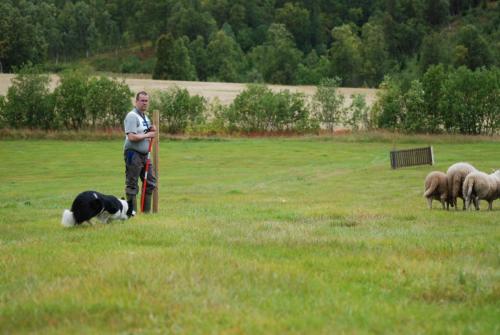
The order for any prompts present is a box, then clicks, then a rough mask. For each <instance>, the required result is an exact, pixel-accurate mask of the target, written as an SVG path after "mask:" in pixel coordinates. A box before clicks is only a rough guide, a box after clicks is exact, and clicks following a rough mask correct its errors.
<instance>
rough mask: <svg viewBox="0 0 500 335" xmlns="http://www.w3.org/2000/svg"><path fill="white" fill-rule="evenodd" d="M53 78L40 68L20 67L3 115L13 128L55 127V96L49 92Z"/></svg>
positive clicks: (8, 124)
mask: <svg viewBox="0 0 500 335" xmlns="http://www.w3.org/2000/svg"><path fill="white" fill-rule="evenodd" d="M49 83H50V78H49V76H48V75H46V74H42V73H41V71H40V68H38V67H34V66H32V65H27V66H24V67H23V68H21V69H20V70H19V71H18V72H17V74H16V77H14V79H12V85H11V86H10V87H9V89H8V91H7V95H6V101H5V102H4V107H3V118H4V120H5V123H6V126H7V127H10V128H41V129H50V128H56V127H57V123H56V121H55V120H54V99H53V96H52V94H50V92H49Z"/></svg>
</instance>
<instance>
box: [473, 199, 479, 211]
mask: <svg viewBox="0 0 500 335" xmlns="http://www.w3.org/2000/svg"><path fill="white" fill-rule="evenodd" d="M474 207H476V211H478V210H479V197H474Z"/></svg>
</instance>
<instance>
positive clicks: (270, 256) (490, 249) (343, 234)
mask: <svg viewBox="0 0 500 335" xmlns="http://www.w3.org/2000/svg"><path fill="white" fill-rule="evenodd" d="M431 141H432V137H429V138H427V139H426V140H425V141H422V142H418V140H417V141H412V143H407V144H404V143H403V144H399V145H398V147H399V148H403V147H412V146H416V145H417V146H418V145H427V144H428V143H429V142H431ZM391 148H392V143H388V142H359V141H358V142H356V141H352V142H350V141H337V140H331V139H326V138H323V139H321V138H319V139H318V138H316V139H315V138H310V139H308V138H302V139H300V138H297V139H280V138H276V139H227V140H220V141H210V140H196V141H195V140H192V141H190V140H183V141H162V142H161V152H160V178H161V179H160V189H159V190H160V191H159V192H160V211H159V213H158V214H155V215H149V216H144V215H140V216H137V217H135V218H133V219H131V220H129V221H126V222H124V223H123V222H113V223H111V224H109V225H102V224H96V225H94V226H88V225H85V226H82V227H76V228H70V229H65V228H63V227H62V226H61V225H60V216H61V213H62V210H63V209H64V208H68V207H69V206H70V205H71V202H72V200H73V198H74V196H75V195H76V194H77V193H79V192H81V191H83V190H86V189H95V190H98V191H101V192H103V193H110V194H115V195H122V194H123V184H124V167H123V157H122V153H121V150H122V142H121V141H119V140H110V141H95V142H76V141H55V140H42V141H40V140H38V141H37V140H28V141H2V142H1V145H0V158H1V161H2V165H0V333H5V334H13V333H37V334H44V333H50V334H53V333H59V334H68V333H75V332H76V333H95V334H103V333H126V334H128V333H134V334H152V333H161V334H166V333H173V334H177V333H180V334H204V333H214V334H219V333H226V334H284V333H290V334H338V333H346V334H373V333H393V334H443V333H451V334H495V333H496V334H498V333H500V319H499V315H500V253H499V245H500V244H499V242H500V229H499V226H500V215H499V213H500V201H498V200H497V201H496V202H495V203H494V205H493V207H494V211H492V212H488V211H485V210H481V211H479V212H475V211H471V212H462V211H457V212H456V211H449V212H447V211H442V210H440V209H434V210H431V211H430V210H428V209H427V208H426V201H425V199H423V198H422V193H423V181H424V178H425V176H426V175H427V173H428V172H430V171H431V170H442V171H443V170H446V168H447V167H448V166H449V165H451V164H452V163H455V162H457V161H468V162H470V163H472V164H474V165H475V166H476V167H477V168H479V169H482V170H485V171H489V169H491V168H494V167H499V164H500V161H499V159H500V147H499V145H498V142H497V141H490V142H488V141H470V142H468V141H466V140H461V141H454V140H449V141H446V140H441V141H439V142H438V143H437V144H436V145H435V146H434V152H435V155H436V160H437V164H436V165H435V166H433V167H431V166H419V167H411V168H405V169H399V170H395V171H394V170H391V169H390V166H389V159H388V158H389V151H390V150H391ZM434 204H435V206H436V207H439V206H438V204H437V203H436V202H435V203H434ZM481 205H482V208H483V209H484V208H485V205H486V203H481Z"/></svg>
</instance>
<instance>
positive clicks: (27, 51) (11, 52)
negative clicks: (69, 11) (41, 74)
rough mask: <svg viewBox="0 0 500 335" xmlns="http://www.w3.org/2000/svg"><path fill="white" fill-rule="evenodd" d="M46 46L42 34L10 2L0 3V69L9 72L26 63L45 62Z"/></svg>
mask: <svg viewBox="0 0 500 335" xmlns="http://www.w3.org/2000/svg"><path fill="white" fill-rule="evenodd" d="M46 54H47V45H46V43H45V40H44V38H43V35H42V32H41V31H39V30H37V27H36V26H35V24H34V23H33V22H32V20H31V18H30V17H29V16H25V15H23V14H22V13H21V11H20V10H19V9H18V8H16V7H14V6H13V5H12V4H11V3H10V1H7V2H3V1H2V2H0V67H1V69H2V71H5V72H10V71H12V70H13V68H14V67H19V66H22V65H24V64H27V63H28V62H29V63H31V64H38V63H40V62H42V61H43V60H45V57H46Z"/></svg>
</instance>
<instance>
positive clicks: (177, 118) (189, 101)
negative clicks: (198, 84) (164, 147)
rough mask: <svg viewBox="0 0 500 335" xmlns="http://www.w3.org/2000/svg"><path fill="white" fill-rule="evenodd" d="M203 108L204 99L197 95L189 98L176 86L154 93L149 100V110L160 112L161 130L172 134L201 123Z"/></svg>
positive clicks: (186, 91) (186, 92) (204, 104)
mask: <svg viewBox="0 0 500 335" xmlns="http://www.w3.org/2000/svg"><path fill="white" fill-rule="evenodd" d="M205 106H206V100H205V98H203V97H201V96H198V95H196V96H193V97H191V96H190V95H189V92H188V90H186V89H181V88H179V87H177V86H175V87H172V88H170V89H168V90H167V91H158V92H155V93H154V94H153V95H152V99H151V109H152V110H155V109H156V110H158V111H159V112H160V124H161V130H162V131H164V130H166V131H167V132H168V133H172V134H176V133H182V132H184V131H185V130H186V128H187V127H188V126H193V125H197V124H201V123H203V122H204V120H205V116H204V111H205Z"/></svg>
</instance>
